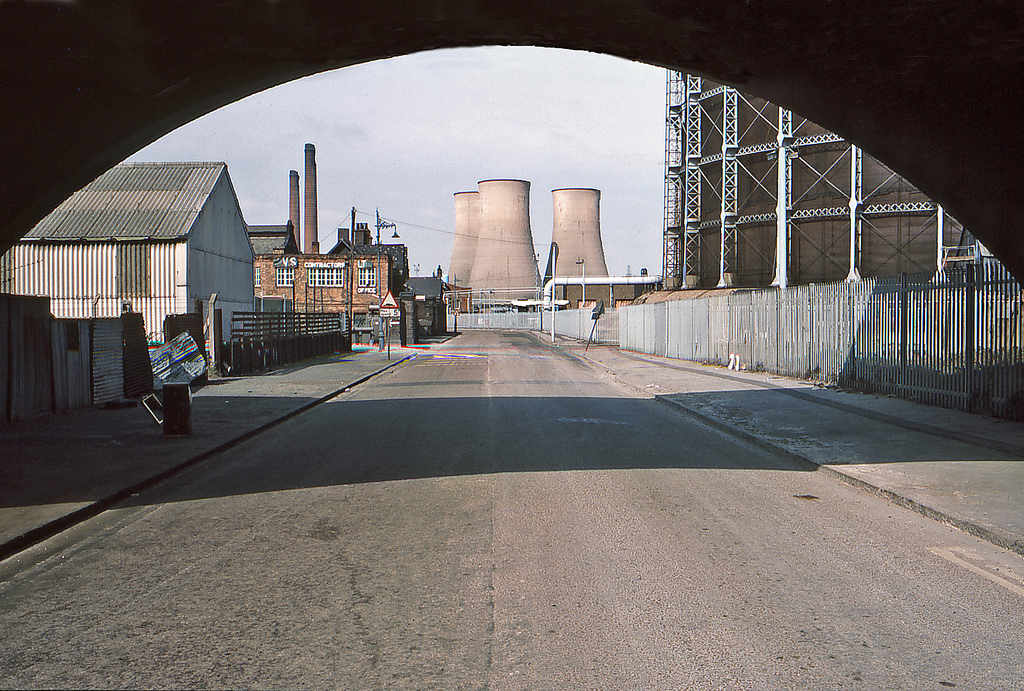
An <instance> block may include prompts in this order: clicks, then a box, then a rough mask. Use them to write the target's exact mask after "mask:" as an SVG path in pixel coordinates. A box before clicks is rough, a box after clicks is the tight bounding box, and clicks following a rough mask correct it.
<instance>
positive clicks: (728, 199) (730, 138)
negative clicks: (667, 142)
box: [718, 86, 739, 288]
mask: <svg viewBox="0 0 1024 691" xmlns="http://www.w3.org/2000/svg"><path fill="white" fill-rule="evenodd" d="M722 99H723V102H722V243H721V248H720V254H719V274H718V276H719V277H718V287H719V288H728V287H730V286H732V284H733V279H734V277H735V272H734V269H735V263H736V219H737V218H738V216H739V189H738V187H739V177H738V176H737V165H736V153H737V151H738V150H739V143H738V142H739V108H738V103H737V96H736V89H734V88H732V87H731V86H727V87H725V89H724V91H723V94H722Z"/></svg>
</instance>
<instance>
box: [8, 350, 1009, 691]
mask: <svg viewBox="0 0 1024 691" xmlns="http://www.w3.org/2000/svg"><path fill="white" fill-rule="evenodd" d="M33 554H35V555H36V558H34V559H33V558H32V555H33ZM1020 574H1024V560H1022V559H1021V558H1020V557H1019V556H1017V555H1015V554H1012V553H1009V552H1005V551H1002V550H999V549H998V548H995V547H993V546H991V545H989V544H988V543H985V542H982V541H979V540H977V539H975V538H972V537H970V536H968V535H965V534H962V533H960V532H957V531H955V530H953V529H951V528H948V527H946V526H943V525H940V524H938V523H935V522H933V521H930V520H928V519H926V518H923V517H921V516H919V515H917V514H914V513H911V512H908V511H905V510H903V509H900V508H898V507H895V506H892V505H890V504H888V503H886V502H885V501H884V500H882V499H879V498H877V497H874V496H871V495H868V494H865V493H862V492H860V491H858V490H856V489H853V488H851V487H848V486H846V485H843V484H840V483H838V482H836V481H835V480H832V479H830V478H828V477H824V476H822V475H821V474H819V473H814V472H808V471H807V470H805V469H801V468H793V467H791V466H787V465H786V464H785V463H784V462H783V461H781V460H779V459H777V458H775V457H773V456H771V455H769V454H767V453H766V452H764V451H762V450H759V449H757V448H754V447H751V446H747V445H744V444H743V443H740V442H738V441H736V440H734V439H732V438H730V437H728V436H726V435H723V434H722V433H720V432H717V431H713V430H710V429H708V428H705V427H702V426H701V425H699V424H697V423H696V422H694V421H692V420H691V419H689V418H687V417H685V416H683V415H681V414H679V413H677V412H675V411H672V410H670V409H668V408H666V407H663V406H661V405H659V404H657V403H655V402H654V401H652V400H650V399H648V398H644V397H643V396H641V395H640V394H638V393H636V392H634V391H632V390H629V389H625V388H622V387H620V386H618V385H616V384H615V383H613V382H612V381H611V380H610V379H606V378H603V377H602V375H600V374H599V373H597V372H595V371H593V370H591V369H589V368H588V367H586V366H584V365H583V364H581V363H579V362H578V361H576V360H574V359H573V358H572V357H571V356H569V355H568V354H566V353H565V352H563V351H561V350H558V349H552V348H551V347H549V346H547V345H545V344H543V343H542V341H540V340H538V338H537V337H536V336H534V335H531V334H517V333H505V334H500V333H472V334H469V335H465V336H462V337H460V338H458V339H455V340H454V341H451V342H450V343H449V344H448V345H447V346H445V347H442V348H434V349H431V350H430V351H427V352H425V353H424V354H423V355H422V356H421V357H418V358H417V359H416V360H414V361H411V362H409V363H406V364H403V365H401V366H400V367H399V368H396V369H395V370H393V371H391V372H389V373H387V374H384V375H381V376H379V377H377V378H376V379H374V380H372V381H371V382H370V383H368V384H365V385H363V386H360V387H357V388H356V389H354V390H352V391H350V392H349V393H347V394H344V395H342V396H340V397H338V398H336V399H334V400H333V401H331V402H329V403H326V404H324V405H321V406H319V407H317V408H315V409H313V410H312V411H310V412H308V413H306V414H303V415H302V416H299V417H297V418H294V419H292V420H290V421H288V422H286V423H284V424H283V425H280V426H278V427H276V428H274V429H273V430H271V431H270V432H267V433H265V434H263V435H260V436H259V437H256V438H254V439H252V440H250V441H248V442H246V443H244V444H243V445H240V446H238V447H236V448H235V449H233V450H231V451H230V452H228V453H225V454H223V455H221V456H218V457H215V458H213V459H211V460H209V461H208V462H206V463H204V464H203V465H201V466H197V467H195V468H193V469H192V470H190V471H188V472H187V473H185V474H183V475H182V476H179V477H178V478H177V479H175V480H173V481H171V482H169V483H166V484H164V485H162V486H160V487H158V488H156V489H154V490H152V491H150V492H148V493H145V494H144V495H141V496H138V497H136V498H135V499H134V501H132V502H131V503H130V504H129V505H126V506H124V507H122V508H118V509H116V510H113V511H109V512H106V513H105V514H103V515H101V516H99V517H97V518H96V519H93V520H91V521H88V522H86V523H84V524H82V525H80V526H78V527H77V528H75V529H73V530H71V531H69V532H68V533H67V534H64V535H62V536H59V537H58V538H54V540H53V541H51V543H50V544H48V545H47V546H46V549H42V548H39V549H36V550H35V551H34V552H30V553H29V554H27V555H23V557H22V558H21V559H20V560H19V561H18V562H17V564H15V563H13V562H8V563H6V564H0V687H49V686H55V687H75V686H84V687H146V688H155V687H174V688H181V687H204V688H219V687H231V688H239V687H260V688H281V687H316V688H327V687H330V688H355V689H363V688H365V689H375V688H442V689H449V688H467V689H472V688H494V689H567V688H587V689H591V688H594V689H597V688H600V689H620V688H637V689H641V688H643V689H665V688H681V689H682V688H685V689H748V688H749V689H787V688H799V689H886V688H893V689H896V688H899V689H943V688H954V687H955V688H965V689H1009V688H1019V687H1020V685H1021V684H1022V683H1024V682H1022V680H1024V652H1022V651H1024V627H1022V626H1021V622H1022V621H1024V589H1022V588H1020V586H1019V585H1014V576H1015V575H1016V576H1017V577H1018V578H1019V575H1020ZM1006 576H1009V577H1006Z"/></svg>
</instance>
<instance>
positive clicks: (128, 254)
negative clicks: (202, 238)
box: [6, 242, 251, 340]
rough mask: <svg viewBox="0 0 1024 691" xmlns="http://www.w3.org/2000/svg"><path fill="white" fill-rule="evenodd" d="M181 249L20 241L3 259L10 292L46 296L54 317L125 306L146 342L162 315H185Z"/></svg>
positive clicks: (105, 312)
mask: <svg viewBox="0 0 1024 691" xmlns="http://www.w3.org/2000/svg"><path fill="white" fill-rule="evenodd" d="M183 249H184V243H172V242H145V243H143V242H129V243H89V244H75V243H34V242H32V243H30V242H22V243H19V244H18V245H15V246H14V247H13V248H11V250H10V252H9V253H8V254H7V255H6V256H7V258H8V262H9V264H10V266H11V267H12V271H13V281H12V286H13V290H14V292H16V293H19V294H21V295H48V296H50V298H51V300H50V309H51V310H52V312H53V315H54V316H55V317H58V318H61V319H92V318H97V317H100V318H107V317H117V316H119V315H120V314H121V303H122V302H123V301H127V302H129V303H130V304H131V306H132V311H134V312H138V313H141V314H142V315H143V317H144V319H145V323H146V333H147V337H148V338H150V339H151V340H159V338H160V330H161V328H162V326H163V322H164V317H165V316H166V315H168V314H178V313H182V312H187V311H189V307H190V306H189V304H188V299H187V296H186V290H185V285H184V276H185V272H184V267H183V266H182V267H179V266H178V264H179V263H181V262H182V260H183V259H184V252H183ZM179 277H180V278H181V283H180V287H179V282H178V278H179ZM250 282H251V281H250Z"/></svg>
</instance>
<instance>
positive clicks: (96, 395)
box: [92, 318, 124, 403]
mask: <svg viewBox="0 0 1024 691" xmlns="http://www.w3.org/2000/svg"><path fill="white" fill-rule="evenodd" d="M92 334H93V340H92V402H93V403H106V402H107V401H116V400H117V399H119V398H121V396H123V395H124V363H123V357H122V353H123V351H124V341H123V335H122V334H123V329H122V326H121V319H120V318H116V319H94V320H93V321H92Z"/></svg>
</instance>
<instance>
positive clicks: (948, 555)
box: [931, 547, 1024, 597]
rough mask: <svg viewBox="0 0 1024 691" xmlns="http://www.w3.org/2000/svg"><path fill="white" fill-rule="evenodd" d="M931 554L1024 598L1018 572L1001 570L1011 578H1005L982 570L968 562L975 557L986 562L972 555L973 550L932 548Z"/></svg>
mask: <svg viewBox="0 0 1024 691" xmlns="http://www.w3.org/2000/svg"><path fill="white" fill-rule="evenodd" d="M931 552H932V553H933V554H937V555H938V556H940V557H942V558H943V559H946V560H947V561H950V562H952V563H954V564H956V565H957V566H962V567H963V568H965V569H967V570H968V571H970V572H971V573H976V574H978V575H979V576H981V577H982V578H987V579H988V580H990V581H992V582H993V583H995V584H996V585H999V586H1002V587H1003V588H1006V589H1007V590H1009V591H1010V592H1011V593H1014V594H1016V595H1019V596H1020V597H1024V578H1021V576H1019V575H1018V574H1017V573H1016V572H1014V571H1012V570H1010V569H1001V570H1002V572H1003V573H1005V574H1007V575H1008V576H1009V577H1007V576H1003V575H1002V574H997V573H994V572H992V571H989V570H988V569H985V568H982V567H981V566H979V565H978V564H975V563H972V562H970V561H968V560H967V559H968V558H970V557H974V559H975V560H978V561H981V562H984V558H983V557H981V556H979V555H977V554H975V553H972V550H967V549H963V548H960V547H949V548H944V547H932V548H931ZM954 552H959V553H960V556H957V555H956V554H954Z"/></svg>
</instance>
